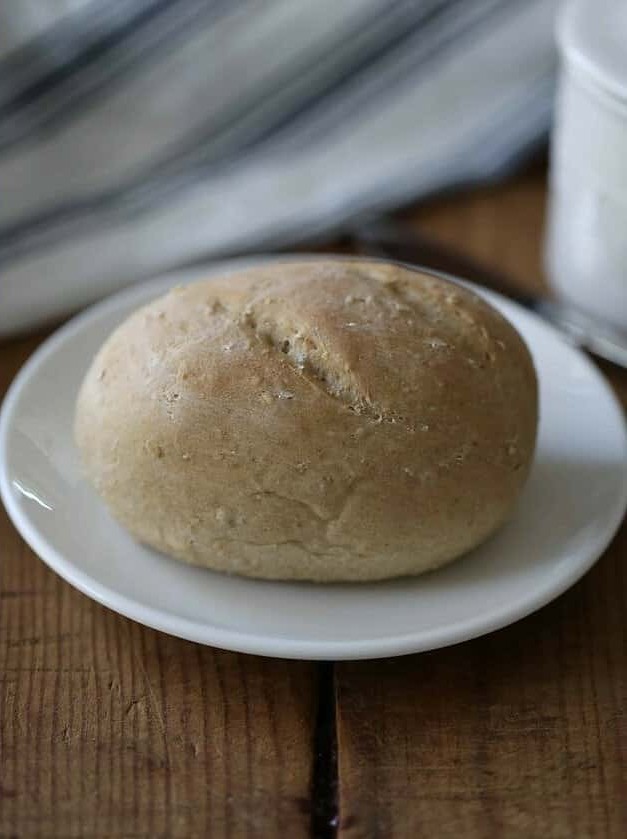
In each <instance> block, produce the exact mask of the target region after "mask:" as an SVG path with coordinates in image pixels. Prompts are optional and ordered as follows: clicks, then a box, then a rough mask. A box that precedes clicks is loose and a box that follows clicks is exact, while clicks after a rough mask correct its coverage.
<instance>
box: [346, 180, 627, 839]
mask: <svg viewBox="0 0 627 839" xmlns="http://www.w3.org/2000/svg"><path fill="white" fill-rule="evenodd" d="M544 199H545V186H544V177H543V175H542V174H541V173H540V174H538V173H537V172H534V173H531V174H530V175H526V176H524V177H521V178H520V179H518V180H517V181H514V182H513V183H511V184H509V185H507V186H505V187H499V188H493V189H489V190H484V191H481V192H479V193H473V194H472V195H469V196H462V197H459V198H458V199H456V200H455V201H451V200H450V199H449V200H442V201H437V202H435V203H433V204H431V205H430V206H428V207H426V208H423V209H422V210H420V211H418V212H416V213H414V214H412V215H411V219H412V221H413V223H415V224H417V225H418V226H419V227H420V229H422V230H425V231H427V232H429V233H430V234H432V235H435V236H437V237H438V238H439V239H440V240H441V241H443V242H448V243H450V244H451V245H455V246H456V247H457V248H460V249H462V250H465V251H466V252H467V253H470V254H472V255H473V256H475V257H477V258H479V259H482V260H483V261H485V262H487V263H489V264H491V265H493V266H496V267H498V268H499V269H500V270H503V271H509V273H511V274H512V275H513V276H514V277H516V278H517V279H519V280H520V281H523V282H525V283H526V285H527V287H529V288H540V287H541V286H542V272H541V268H540V261H539V259H540V233H541V227H542V214H543V207H544ZM604 370H605V372H606V373H608V374H609V375H610V378H611V380H612V382H613V383H614V385H615V386H616V387H617V390H618V391H619V392H620V393H621V394H622V395H623V398H624V399H625V402H626V403H627V374H626V373H625V371H619V370H617V369H616V368H611V367H610V366H609V365H606V366H605V367H604ZM547 526H550V523H547ZM626 557H627V526H625V525H623V528H622V530H621V531H620V533H619V535H618V536H617V537H616V539H615V541H614V543H613V545H612V546H611V548H610V549H609V550H608V551H607V553H606V555H605V556H604V557H603V558H602V560H601V561H600V562H599V564H598V565H597V566H596V567H595V568H594V569H593V571H592V572H591V573H590V574H588V576H587V577H586V578H585V579H584V580H583V581H582V582H581V583H579V584H578V585H577V586H576V587H575V588H574V589H573V590H571V591H570V592H568V593H567V594H565V595H564V596H563V597H561V598H560V599H559V600H558V601H557V602H555V603H553V604H551V605H550V606H547V607H546V608H545V609H543V610H542V611H541V612H539V613H537V614H535V615H533V616H531V617H529V618H527V619H526V620H524V621H522V622H520V623H518V624H516V625H514V626H512V627H509V628H507V629H504V630H502V631H500V632H498V633H495V634H493V635H490V636H487V637H485V638H482V639H478V640H476V641H473V642H468V643H466V644H463V645H460V646H457V647H453V648H450V649H447V650H441V651H435V652H433V653H428V654H423V655H419V656H410V657H406V658H402V659H396V660H388V661H379V662H364V663H361V662H360V663H343V664H339V665H337V667H336V674H335V677H336V704H337V711H336V714H337V732H338V763H339V797H340V828H339V835H340V837H342V839H349V837H350V839H357V837H369V839H374V838H375V837H382V839H383V837H385V839H388V838H389V837H412V839H414V837H415V838H416V839H419V838H420V837H429V838H430V837H434V836H435V837H438V839H445V837H449V836H450V837H458V836H464V837H468V839H474V837H486V839H487V837H495V836H507V837H508V839H515V838H516V837H520V839H529V837H540V836H541V837H544V839H553V837H555V839H558V837H560V838H561V837H575V836H576V837H603V839H605V838H606V837H616V839H622V837H624V836H626V835H627V739H626V733H627V620H626V619H625V616H626V615H627V568H626V564H625V558H626Z"/></svg>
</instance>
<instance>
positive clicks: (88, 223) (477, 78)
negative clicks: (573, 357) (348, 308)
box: [0, 0, 556, 335]
mask: <svg viewBox="0 0 627 839" xmlns="http://www.w3.org/2000/svg"><path fill="white" fill-rule="evenodd" d="M555 6H556V0H107V2H102V0H9V2H6V3H4V2H3V3H0V335H7V334H9V333H11V332H13V331H18V330H22V329H24V328H27V327H31V326H34V325H37V324H39V323H41V322H43V321H45V320H47V319H49V318H53V317H58V316H60V315H63V314H65V313H67V312H69V311H71V310H74V309H76V308H78V307H80V306H82V305H84V304H86V303H88V302H90V301H92V300H94V299H96V298H98V297H101V296H103V295H104V294H107V293H109V292H110V291H113V290H114V289H116V288H119V287H121V286H122V285H125V284H128V283H130V282H133V281H136V280H138V279H141V278H144V277H147V276H150V275H152V274H155V273H158V272H163V271H167V270H169V269H172V268H174V267H179V266H183V265H189V264H192V263H197V262H200V261H202V260H205V259H209V258H211V257H213V256H216V255H218V254H219V255H224V254H227V253H235V252H238V253H241V252H246V251H251V250H262V249H268V248H273V247H278V246H282V247H284V246H286V245H288V244H289V243H290V242H294V241H296V240H299V241H303V240H306V239H308V238H311V237H314V236H316V235H318V234H321V233H325V232H328V231H332V230H335V229H340V228H341V227H342V226H343V225H345V224H347V223H348V222H349V220H352V219H354V218H355V217H356V216H358V215H359V214H362V213H372V212H379V211H384V210H389V209H391V208H393V207H395V206H398V205H400V204H402V203H406V202H408V201H410V200H414V199H416V198H418V197H421V196H424V195H426V194H428V193H432V192H434V191H436V190H440V189H443V188H447V187H451V186H453V185H459V184H466V183H471V182H477V181H486V180H489V179H494V178H496V177H500V176H502V175H503V174H505V173H507V172H508V171H510V170H511V169H512V168H513V167H514V166H515V165H516V163H517V162H519V161H520V160H521V158H522V157H523V156H525V155H526V154H527V153H528V152H529V150H530V149H531V148H532V147H534V146H536V145H537V144H538V143H539V142H541V141H542V139H543V138H544V136H545V135H546V131H547V128H548V125H549V119H550V113H551V105H552V97H553V88H554V80H555V54H554V49H553V42H552V21H553V16H554V13H555Z"/></svg>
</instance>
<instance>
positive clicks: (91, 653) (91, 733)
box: [0, 339, 317, 839]
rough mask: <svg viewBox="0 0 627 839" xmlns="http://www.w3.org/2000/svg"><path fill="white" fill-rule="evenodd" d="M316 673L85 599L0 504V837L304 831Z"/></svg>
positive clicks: (13, 361)
mask: <svg viewBox="0 0 627 839" xmlns="http://www.w3.org/2000/svg"><path fill="white" fill-rule="evenodd" d="M38 340H39V339H28V340H22V341H14V342H11V343H8V344H5V345H3V346H0V386H1V387H2V388H3V390H4V388H5V387H6V385H7V384H8V382H9V380H10V379H11V378H12V377H13V374H14V373H15V371H16V370H17V368H18V367H19V366H20V364H21V362H22V361H23V360H25V358H26V357H27V356H28V355H29V354H30V353H31V352H32V350H33V349H34V347H35V346H36V344H37V342H38ZM316 680H317V676H316V670H315V668H314V666H313V665H309V664H307V663H299V662H290V663H288V662H285V661H279V660H271V659H263V658H255V657H252V656H243V655H236V654H231V653H225V652H220V651H217V650H212V649H210V648H207V647H202V646H200V645H197V644H192V643H188V642H186V641H181V640H179V639H176V638H172V637H169V636H167V635H163V634H160V633H158V632H154V631H152V630H149V629H145V628H144V627H141V626H139V625H138V624H136V623H133V622H131V621H129V620H126V619H125V618H122V617H120V616H118V615H116V614H114V613H113V612H110V611H108V610H107V609H104V608H103V607H101V606H98V605H97V604H96V603H93V602H92V601H90V600H88V599H87V598H86V597H84V596H83V595H81V594H79V593H78V592H76V591H75V590H74V589H72V588H70V586H69V585H67V584H66V583H64V582H63V581H62V580H61V579H59V578H58V577H56V576H55V575H54V574H53V573H52V572H51V571H49V570H48V569H47V568H46V567H45V566H44V564H43V563H42V562H40V561H39V560H38V559H37V558H36V557H35V556H34V555H33V553H32V552H31V551H30V550H29V549H28V548H27V547H26V545H25V544H24V543H23V542H22V540H21V539H20V538H19V536H18V534H17V532H16V531H15V529H14V528H13V527H12V525H11V524H10V522H9V520H8V518H7V516H6V514H5V512H4V510H0V837H2V839H8V837H19V839H30V837H46V839H52V837H58V839H73V837H81V839H83V837H89V839H91V837H94V838H95V837H102V838H103V839H104V838H105V837H107V839H110V837H129V839H131V838H132V839H139V838H140V837H141V838H142V839H144V837H145V839H156V837H168V839H169V838H170V837H181V839H183V837H184V839H188V837H203V839H204V837H207V836H211V837H214V836H215V837H233V838H234V839H236V838H237V837H264V836H279V835H281V834H282V833H285V835H287V836H290V837H292V836H294V837H300V836H309V835H310V823H311V792H312V790H311V782H312V765H313V762H312V744H313V736H314V722H315V712H316V701H317V697H316Z"/></svg>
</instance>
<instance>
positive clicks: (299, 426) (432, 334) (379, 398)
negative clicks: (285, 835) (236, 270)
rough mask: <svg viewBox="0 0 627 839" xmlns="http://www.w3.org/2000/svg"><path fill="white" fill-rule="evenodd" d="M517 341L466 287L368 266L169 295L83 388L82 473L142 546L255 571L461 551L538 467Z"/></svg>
mask: <svg viewBox="0 0 627 839" xmlns="http://www.w3.org/2000/svg"><path fill="white" fill-rule="evenodd" d="M536 425H537V385H536V377H535V373H534V368H533V364H532V361H531V358H530V356H529V353H528V351H527V349H526V347H525V344H524V343H523V341H522V340H521V338H520V337H519V335H518V334H517V332H516V331H515V330H514V329H513V328H512V326H511V325H510V324H509V323H508V322H507V321H506V320H505V319H504V318H503V317H502V316H501V315H500V314H499V313H497V312H496V311H495V310H494V309H493V308H492V307H491V306H489V305H488V304H487V303H485V302H484V301H483V300H481V299H480V298H479V297H478V296H476V295H475V294H473V293H472V292H470V291H468V290H466V289H465V288H463V287H460V286H457V285H456V284H454V283H452V282H449V281H447V280H443V279H440V278H437V277H434V276H431V275H427V274H424V273H421V272H419V271H413V270H410V269H406V268H403V267H399V266H397V265H392V264H386V263H383V262H377V261H368V260H334V261H332V260H328V259H321V260H311V261H306V262H300V263H298V262H295V263H285V262H276V263H266V264H263V265H262V266H260V267H256V268H253V269H252V270H247V271H245V272H242V273H240V274H238V275H230V276H228V277H225V278H220V279H219V280H216V279H211V280H209V281H205V282H200V283H196V284H193V285H189V286H186V287H179V288H175V289H174V290H173V291H171V292H169V293H168V294H166V295H165V296H164V297H162V298H160V299H159V300H156V301H155V302H153V303H151V304H150V305H148V306H145V307H144V308H142V309H140V310H139V311H137V312H135V313H134V314H133V315H132V316H131V317H129V318H128V320H126V321H125V322H124V323H123V324H122V325H121V326H120V327H119V328H118V329H116V330H115V332H114V333H113V334H112V335H111V336H110V337H109V339H108V340H107V341H106V343H105V344H104V346H103V347H102V349H101V350H100V351H99V352H98V354H97V356H96V358H95V360H94V362H93V364H92V365H91V368H90V370H89V372H88V373H87V375H86V377H85V380H84V382H83V385H82V388H81V391H80V395H79V397H78V404H77V411H76V439H77V442H78V446H79V448H80V452H81V455H82V459H83V463H84V466H85V470H86V474H87V476H88V478H89V480H90V481H91V483H92V484H93V485H94V487H95V488H96V490H97V492H98V493H99V494H100V495H101V496H102V498H103V499H104V501H105V503H106V504H107V506H108V507H109V509H110V510H111V512H112V514H113V515H114V517H115V518H116V519H117V520H118V521H119V522H121V523H122V524H123V525H124V526H125V527H126V528H128V530H129V531H130V532H131V533H132V534H133V535H134V536H135V537H136V538H137V539H138V540H140V541H141V542H144V543H146V544H148V545H151V546H153V547H154V548H157V549H158V550H160V551H164V552H165V553H167V554H170V555H172V556H174V557H177V558H178V559H182V560H185V561H186V562H191V563H193V564H195V565H201V566H205V567H207V568H212V569H217V570H220V571H227V572H232V573H234V574H244V575H248V576H254V577H266V578H275V579H298V580H317V581H321V582H322V581H337V580H378V579H383V578H386V577H396V576H400V575H405V574H420V573H422V572H423V571H428V570H429V569H433V568H436V567H437V566H440V565H443V564H444V563H446V562H449V561H450V560H452V559H454V558H455V557H458V556H460V555H461V554H463V553H464V552H466V551H468V550H469V549H470V548H472V547H474V546H475V545H477V544H478V543H479V542H481V541H482V540H483V539H485V538H486V537H487V536H488V535H489V534H490V533H492V532H493V531H494V530H495V528H497V527H498V526H499V525H500V524H501V523H502V522H503V521H504V519H505V518H506V517H507V515H508V514H509V513H510V511H511V509H512V505H513V504H514V501H515V499H516V497H517V495H518V493H519V491H520V489H521V487H522V485H523V482H524V480H525V477H526V475H527V472H528V470H529V466H530V463H531V460H532V456H533V450H534V443H535V436H536Z"/></svg>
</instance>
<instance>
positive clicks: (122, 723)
mask: <svg viewBox="0 0 627 839" xmlns="http://www.w3.org/2000/svg"><path fill="white" fill-rule="evenodd" d="M543 199H544V181H543V175H542V173H538V172H534V173H531V174H528V175H526V176H524V177H521V178H519V179H518V180H516V181H514V182H513V183H511V184H509V185H508V186H506V187H499V188H494V189H488V190H483V191H481V192H478V193H474V194H472V195H469V196H466V197H463V198H459V199H456V200H453V199H447V200H446V201H438V202H436V203H432V204H430V205H429V206H428V207H426V208H423V209H422V210H420V211H419V212H416V213H413V214H411V218H412V219H413V220H414V221H416V222H418V223H420V225H421V227H422V229H424V230H426V231H427V232H429V233H431V234H434V235H436V236H438V237H439V238H440V239H441V240H443V241H447V242H450V243H451V244H455V245H456V246H457V247H461V248H463V249H465V250H467V251H468V252H469V253H471V254H472V255H473V256H475V257H477V258H481V259H483V260H484V261H486V262H490V263H492V264H493V265H495V266H497V267H499V268H500V269H501V270H505V271H509V272H510V273H512V274H513V276H515V277H516V278H518V279H519V280H521V281H522V282H524V283H526V284H527V285H528V286H529V287H531V286H537V285H538V283H539V277H540V271H539V262H538V260H539V247H540V246H539V243H540V228H541V221H542V206H543ZM38 340H39V339H37V338H31V339H26V340H24V341H16V342H11V344H7V345H4V346H0V391H1V392H3V391H4V389H5V388H6V386H7V385H8V382H9V380H10V379H11V378H12V376H13V374H14V372H15V371H16V370H17V368H18V367H19V366H20V364H21V362H22V361H23V360H25V358H26V357H27V356H28V355H29V354H30V352H31V351H32V349H33V348H34V346H35V345H36V344H37V342H38ZM606 372H609V373H610V374H611V377H612V381H613V382H614V384H615V386H616V387H617V389H618V390H619V391H620V392H621V393H622V394H623V395H625V393H626V391H627V388H626V383H627V378H626V377H625V374H624V373H622V372H619V371H615V370H610V369H609V368H607V369H606ZM626 542H627V538H626V536H625V529H624V528H623V530H622V531H621V533H620V534H619V536H618V537H617V539H616V540H615V542H614V544H613V546H612V547H611V548H610V550H609V551H608V552H607V554H606V556H605V557H604V558H603V559H602V560H601V562H600V563H599V565H598V566H597V567H596V568H595V569H594V570H593V571H592V572H591V573H590V574H589V575H588V576H587V577H586V578H585V580H584V581H582V582H581V583H580V584H579V585H578V586H576V587H575V589H573V590H572V591H571V592H569V593H567V594H566V595H565V596H564V597H562V598H560V600H558V601H557V602H556V603H554V604H552V605H551V606H548V607H547V608H545V609H544V610H542V611H541V612H540V613H538V614H537V615H534V616H532V617H530V618H528V619H526V620H525V621H523V622H521V623H520V624H517V625H516V626H513V627H510V628H508V629H505V630H502V631H501V632H499V633H496V634H494V635H491V636H488V637H486V638H483V639H478V640H476V641H473V642H470V643H468V644H464V645H461V646H459V647H454V648H451V649H448V650H442V651H437V652H434V653H428V654H423V655H420V656H410V657H407V658H403V659H392V660H388V661H380V662H360V663H340V664H337V665H331V664H322V665H314V664H308V663H299V662H284V661H273V660H269V659H259V658H253V657H248V656H239V655H236V654H231V653H223V652H219V651H215V650H211V649H208V648H204V647H200V646H197V645H194V644H189V643H187V642H184V641H180V640H178V639H174V638H170V637H168V636H165V635H161V634H159V633H156V632H153V631H151V630H148V629H145V628H143V627H141V626H139V625H137V624H134V623H132V622H130V621H127V620H126V619H124V618H121V617H119V616H117V615H115V614H113V613H111V612H108V611H107V610H105V609H103V608H102V607H100V606H98V605H97V604H95V603H92V602H91V601H89V600H87V598H85V597H83V596H82V595H80V594H78V593H77V592H75V591H74V590H72V589H71V588H70V587H69V586H67V585H66V584H65V583H63V582H62V581H61V580H59V579H58V578H56V577H55V576H54V575H53V574H52V573H51V572H49V571H48V570H47V569H46V568H45V567H44V566H43V564H42V563H40V562H39V561H38V560H37V559H36V558H35V557H34V556H33V555H32V553H31V552H30V551H29V550H28V549H27V548H26V547H25V546H24V545H23V543H22V542H21V540H20V539H19V537H18V536H17V534H16V532H15V531H14V529H13V528H12V526H11V525H10V523H9V522H8V519H7V518H6V516H5V515H4V514H2V515H0V610H1V611H0V680H1V681H2V684H1V685H0V703H1V704H0V839H4V837H9V836H18V837H20V839H22V837H36V836H43V837H63V839H66V837H67V839H70V838H71V837H116V836H123V837H142V838H143V837H146V839H148V837H150V839H152V837H181V838H182V837H195V836H198V837H204V836H210V837H213V836H215V837H222V836H224V837H236V839H237V837H249V836H250V837H266V836H268V837H274V836H278V837H283V836H285V837H286V839H291V837H295V839H297V838H298V837H300V836H316V837H320V838H321V839H327V837H333V836H336V835H338V836H340V837H344V839H348V837H351V839H356V838H357V837H382V838H383V837H386V839H387V837H422V836H425V837H434V836H435V837H447V836H460V835H461V836H464V837H494V836H497V837H498V836H503V837H521V839H528V838H529V837H540V836H542V837H549V839H551V837H614V836H615V837H621V839H622V837H623V836H625V835H627V809H626V808H627V804H626V801H627V794H626V791H627V762H626V761H627V758H626V753H627V740H626V735H627V719H626V716H627V713H626V709H627V620H626V618H625V616H626V615H627V608H626V606H627V580H626V573H625V560H626V559H627V544H626ZM336 739H337V746H336V742H335V741H336Z"/></svg>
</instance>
